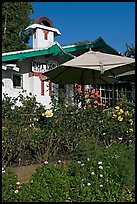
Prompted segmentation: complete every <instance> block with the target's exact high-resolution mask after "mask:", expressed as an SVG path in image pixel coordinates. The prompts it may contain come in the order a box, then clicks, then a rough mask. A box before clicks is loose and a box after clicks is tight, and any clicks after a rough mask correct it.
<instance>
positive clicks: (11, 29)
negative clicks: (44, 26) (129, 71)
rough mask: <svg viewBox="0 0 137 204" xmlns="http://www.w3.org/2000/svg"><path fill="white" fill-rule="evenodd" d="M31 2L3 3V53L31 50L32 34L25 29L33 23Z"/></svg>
mask: <svg viewBox="0 0 137 204" xmlns="http://www.w3.org/2000/svg"><path fill="white" fill-rule="evenodd" d="M33 12H34V8H33V5H32V3H31V2H2V51H3V52H11V51H18V50H24V49H28V48H30V47H29V46H28V45H27V44H28V42H29V39H30V35H31V33H30V32H27V31H25V28H26V27H28V26H29V25H30V23H31V22H32V21H33V19H31V18H30V17H29V15H30V14H32V13H33Z"/></svg>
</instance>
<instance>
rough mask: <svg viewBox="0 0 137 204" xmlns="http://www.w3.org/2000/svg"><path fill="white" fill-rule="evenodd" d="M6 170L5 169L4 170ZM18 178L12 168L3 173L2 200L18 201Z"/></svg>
mask: <svg viewBox="0 0 137 204" xmlns="http://www.w3.org/2000/svg"><path fill="white" fill-rule="evenodd" d="M4 171H5V170H4ZM16 183H17V178H16V177H15V176H14V175H13V173H12V172H11V171H10V169H7V170H6V172H4V173H3V174H2V202H16V198H17V194H18V191H19V189H18V186H17V184H16Z"/></svg>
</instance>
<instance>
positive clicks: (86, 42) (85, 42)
mask: <svg viewBox="0 0 137 204" xmlns="http://www.w3.org/2000/svg"><path fill="white" fill-rule="evenodd" d="M88 43H91V42H90V41H89V40H84V41H82V42H76V43H74V45H85V44H88Z"/></svg>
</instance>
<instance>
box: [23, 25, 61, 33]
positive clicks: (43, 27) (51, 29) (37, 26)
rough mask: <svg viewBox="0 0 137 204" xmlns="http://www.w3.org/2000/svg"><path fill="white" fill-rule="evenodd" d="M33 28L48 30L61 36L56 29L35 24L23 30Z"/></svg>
mask: <svg viewBox="0 0 137 204" xmlns="http://www.w3.org/2000/svg"><path fill="white" fill-rule="evenodd" d="M35 28H41V29H43V30H50V31H53V32H55V33H57V34H58V35H61V33H60V32H59V30H58V29H56V28H52V27H48V26H44V25H40V24H37V23H34V24H32V25H30V26H28V27H27V28H26V29H25V30H28V29H35Z"/></svg>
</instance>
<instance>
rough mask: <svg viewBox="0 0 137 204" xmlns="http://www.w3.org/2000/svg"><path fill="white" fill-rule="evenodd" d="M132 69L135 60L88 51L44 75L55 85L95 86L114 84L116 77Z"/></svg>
mask: <svg viewBox="0 0 137 204" xmlns="http://www.w3.org/2000/svg"><path fill="white" fill-rule="evenodd" d="M134 69H135V59H132V58H128V57H124V56H117V55H112V54H106V53H102V52H94V51H89V52H86V53H84V54H82V55H80V56H78V57H76V58H74V59H72V60H69V61H67V62H65V63H63V64H61V65H59V66H58V67H56V68H54V69H52V70H50V71H47V72H45V73H44V74H45V75H46V76H48V77H49V79H50V80H51V81H52V82H54V83H57V84H73V83H77V84H82V85H84V84H93V85H96V84H109V83H110V84H111V83H115V82H117V80H116V79H115V78H114V77H115V76H116V75H118V74H122V73H124V72H126V71H131V70H134ZM110 76H111V77H110Z"/></svg>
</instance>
